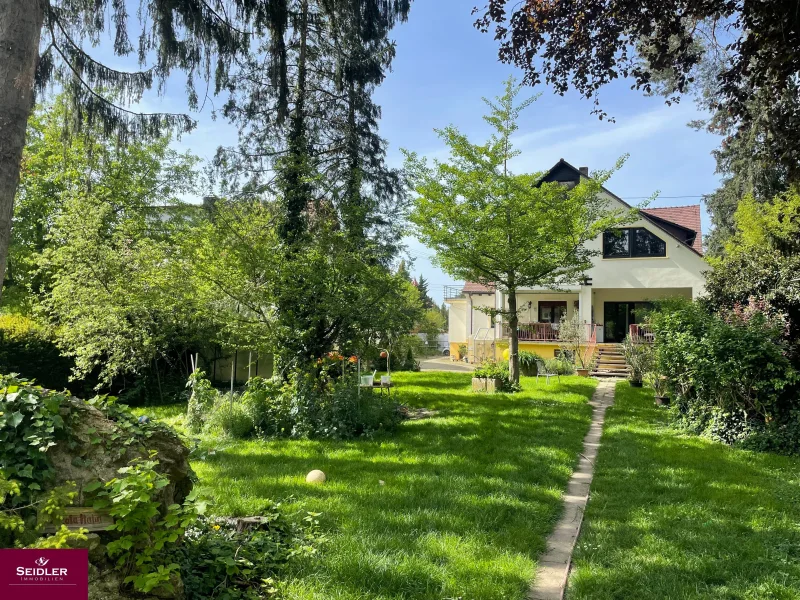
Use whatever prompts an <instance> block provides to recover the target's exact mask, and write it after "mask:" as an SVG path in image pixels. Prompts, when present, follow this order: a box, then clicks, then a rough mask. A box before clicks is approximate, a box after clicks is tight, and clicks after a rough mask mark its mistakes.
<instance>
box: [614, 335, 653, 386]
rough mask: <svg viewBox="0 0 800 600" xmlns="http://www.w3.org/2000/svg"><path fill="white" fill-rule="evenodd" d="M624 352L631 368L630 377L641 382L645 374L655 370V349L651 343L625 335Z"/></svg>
mask: <svg viewBox="0 0 800 600" xmlns="http://www.w3.org/2000/svg"><path fill="white" fill-rule="evenodd" d="M622 353H623V354H624V355H625V362H626V364H627V365H628V367H629V368H630V373H629V374H628V379H629V380H631V381H635V382H638V383H641V382H642V381H644V378H645V376H646V375H647V374H648V373H650V372H651V371H652V370H653V361H654V356H653V349H652V348H651V347H650V344H640V343H637V342H635V341H634V340H633V338H631V336H630V335H627V336H625V339H624V340H623V342H622Z"/></svg>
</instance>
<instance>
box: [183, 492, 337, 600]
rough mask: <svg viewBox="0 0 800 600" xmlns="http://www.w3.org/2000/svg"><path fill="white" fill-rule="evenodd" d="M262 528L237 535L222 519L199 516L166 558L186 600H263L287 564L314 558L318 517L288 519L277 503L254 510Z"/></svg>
mask: <svg viewBox="0 0 800 600" xmlns="http://www.w3.org/2000/svg"><path fill="white" fill-rule="evenodd" d="M258 514H259V515H260V516H261V517H262V519H263V525H262V527H259V528H256V529H251V530H245V531H237V529H236V527H235V525H234V524H233V523H231V522H230V521H228V520H225V519H205V518H200V519H199V520H198V521H197V523H196V524H195V525H194V526H192V527H190V528H189V529H188V530H187V531H186V538H185V541H184V543H183V544H182V545H181V546H180V547H178V548H177V549H176V550H175V551H174V553H173V554H172V560H173V561H174V562H175V563H177V564H178V565H179V566H180V571H181V577H182V579H183V584H184V591H185V597H186V598H226V599H228V600H238V599H250V598H267V597H271V596H272V595H273V594H274V593H275V592H276V591H277V590H276V588H275V585H276V582H275V579H274V578H275V577H276V576H277V575H280V574H281V572H282V571H283V570H284V569H285V568H286V566H287V565H288V564H290V563H291V562H292V561H294V560H296V559H298V558H301V557H307V556H311V555H314V554H315V553H316V545H317V544H318V543H320V542H322V541H323V540H324V538H323V536H322V535H321V534H320V531H319V525H318V522H317V517H318V516H319V515H318V514H315V513H308V514H307V515H306V516H305V518H303V519H302V521H301V522H299V523H298V522H294V521H291V520H289V519H288V518H287V517H286V516H285V515H284V513H283V511H282V509H281V506H280V505H279V504H272V503H270V504H267V505H265V506H264V507H263V508H261V509H260V510H259V511H258Z"/></svg>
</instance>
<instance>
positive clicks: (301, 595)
mask: <svg viewBox="0 0 800 600" xmlns="http://www.w3.org/2000/svg"><path fill="white" fill-rule="evenodd" d="M393 379H394V381H395V382H396V384H397V388H396V392H395V393H396V394H397V397H398V399H399V400H400V401H402V402H403V403H406V404H408V405H410V406H413V407H425V408H428V409H431V410H434V411H438V414H437V415H436V416H435V417H433V418H428V419H424V420H418V421H408V422H405V423H403V424H402V425H401V427H400V429H399V431H398V432H397V433H395V434H391V435H385V436H381V437H378V438H375V439H372V440H358V441H347V442H344V441H343V442H334V441H306V440H276V441H261V440H257V441H240V442H235V441H224V442H220V443H212V442H211V441H209V440H207V441H206V442H204V445H205V446H207V447H210V446H213V447H214V449H215V453H214V454H213V455H207V457H206V458H205V459H204V460H202V461H201V460H196V461H194V462H193V465H192V466H193V467H194V469H195V470H196V472H197V474H198V476H199V478H200V487H201V488H202V491H203V492H204V493H205V494H206V495H208V496H210V497H211V498H212V499H213V500H214V502H215V509H214V510H215V511H216V512H217V513H220V514H228V515H249V514H258V512H259V506H260V505H261V503H262V502H263V500H264V499H273V500H277V501H282V502H283V503H284V506H285V507H287V509H288V510H291V511H313V512H319V513H322V515H321V517H320V521H321V523H322V526H323V529H324V530H325V531H326V532H327V533H328V541H327V542H326V543H325V544H324V546H323V548H322V552H321V555H320V556H319V557H318V558H317V559H315V560H313V561H309V562H307V563H305V564H303V565H301V566H299V567H298V568H297V570H296V572H294V573H292V575H291V576H290V577H289V578H288V579H287V580H286V582H285V586H286V589H285V597H286V598H289V599H312V598H314V599H319V600H322V599H325V600H331V599H365V598H369V599H389V598H398V599H399V598H407V599H412V598H413V599H419V600H424V599H430V600H434V599H435V600H443V599H446V598H463V599H465V600H466V599H469V600H478V599H485V600H489V599H496V600H514V599H519V600H522V599H523V598H524V597H525V592H526V589H527V587H528V585H529V583H530V581H531V579H532V578H533V575H534V572H535V567H536V559H537V556H538V555H539V554H540V553H542V552H543V551H544V549H545V539H546V537H547V535H548V534H549V533H550V530H551V529H552V526H553V524H554V523H555V521H556V520H557V519H558V516H559V513H560V510H561V494H562V490H563V489H564V488H565V487H566V484H567V481H568V479H569V476H570V474H571V472H572V470H573V468H574V466H575V464H576V463H577V458H578V453H579V451H580V449H581V444H582V439H583V436H584V435H585V434H586V431H587V429H588V426H589V421H590V416H591V409H590V407H589V406H588V404H587V399H588V398H589V397H590V396H591V393H592V392H593V390H594V387H595V382H594V381H592V380H589V379H583V378H578V377H564V378H562V382H561V383H560V384H559V383H557V382H554V381H551V383H550V385H549V386H545V385H544V382H543V381H542V382H540V383H539V384H538V385H537V384H536V382H535V380H534V379H525V380H524V391H523V392H522V393H519V394H514V395H486V394H474V393H472V392H471V391H470V389H469V385H470V374H468V373H467V374H464V373H407V374H406V373H397V374H395V375H393ZM152 412H153V411H151V413H152ZM170 416H172V417H173V422H174V415H170ZM311 469H322V470H323V471H325V473H326V474H327V475H328V482H327V483H325V484H324V485H323V486H311V485H309V484H306V483H305V475H306V473H307V472H308V471H310V470H311Z"/></svg>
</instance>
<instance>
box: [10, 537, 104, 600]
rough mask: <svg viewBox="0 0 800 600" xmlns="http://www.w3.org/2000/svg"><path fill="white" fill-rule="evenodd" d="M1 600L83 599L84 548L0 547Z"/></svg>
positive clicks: (86, 579) (85, 594)
mask: <svg viewBox="0 0 800 600" xmlns="http://www.w3.org/2000/svg"><path fill="white" fill-rule="evenodd" d="M0 598H2V599H3V600H54V599H56V598H57V599H58V600H87V599H88V598H89V551H88V550H30V549H24V550H0Z"/></svg>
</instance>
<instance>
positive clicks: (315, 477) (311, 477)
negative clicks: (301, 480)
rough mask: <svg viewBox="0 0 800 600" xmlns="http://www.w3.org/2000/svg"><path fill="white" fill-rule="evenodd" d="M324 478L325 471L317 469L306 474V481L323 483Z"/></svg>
mask: <svg viewBox="0 0 800 600" xmlns="http://www.w3.org/2000/svg"><path fill="white" fill-rule="evenodd" d="M325 479H326V477H325V473H323V472H322V471H320V470H319V469H314V470H313V471H311V472H310V473H309V474H308V475H306V483H324V482H325Z"/></svg>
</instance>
